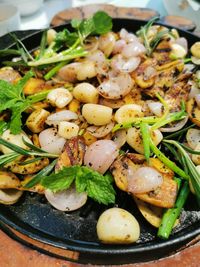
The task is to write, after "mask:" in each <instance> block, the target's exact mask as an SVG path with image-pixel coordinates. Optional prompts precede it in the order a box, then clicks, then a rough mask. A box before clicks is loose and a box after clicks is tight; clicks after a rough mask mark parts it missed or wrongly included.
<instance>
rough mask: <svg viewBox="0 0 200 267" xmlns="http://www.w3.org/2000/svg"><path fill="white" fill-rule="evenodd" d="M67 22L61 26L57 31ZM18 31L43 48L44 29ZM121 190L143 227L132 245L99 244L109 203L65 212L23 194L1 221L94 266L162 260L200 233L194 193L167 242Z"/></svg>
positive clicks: (130, 25) (2, 42)
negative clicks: (100, 220)
mask: <svg viewBox="0 0 200 267" xmlns="http://www.w3.org/2000/svg"><path fill="white" fill-rule="evenodd" d="M113 22H114V30H120V29H121V28H126V29H127V30H128V31H132V32H135V31H136V30H138V29H139V28H140V26H141V25H143V24H144V23H145V22H144V21H139V20H129V19H114V20H113ZM66 26H67V25H63V26H59V27H57V30H61V29H63V28H64V27H66ZM67 27H70V26H69V25H68V26H67ZM179 32H180V35H181V36H183V37H186V38H187V40H188V43H189V46H190V45H191V44H192V43H194V42H196V41H199V40H200V39H199V37H197V36H195V35H194V34H192V33H189V32H185V31H182V30H179ZM17 34H18V36H19V37H22V39H23V43H24V44H25V46H26V47H27V48H28V49H29V50H33V49H35V48H37V47H38V46H39V43H40V39H41V34H42V31H27V32H18V33H17ZM10 41H11V39H10V37H9V36H8V35H7V36H4V37H2V38H0V48H8V47H9V46H10V44H9V43H10ZM117 194H118V195H117V203H116V205H117V206H118V207H121V208H125V209H127V210H128V211H130V212H131V213H133V214H134V216H135V217H136V218H137V220H138V221H139V223H140V226H141V236H140V239H139V241H138V242H137V243H135V244H132V245H123V246H122V245H115V246H114V245H103V244H100V243H99V242H98V239H97V235H96V222H97V219H98V217H99V215H100V214H101V213H102V212H103V210H105V209H106V208H107V207H104V206H101V205H98V204H96V203H95V202H93V201H92V200H89V201H88V202H87V204H86V205H85V206H84V207H82V208H81V209H80V210H78V211H74V212H71V213H64V212H61V211H58V210H55V209H54V208H52V207H51V206H50V205H49V204H48V203H47V202H46V200H45V199H44V197H43V196H40V195H37V194H32V193H24V195H23V197H22V198H21V199H20V201H19V202H18V203H16V204H15V205H12V206H4V205H0V222H1V223H0V224H1V227H2V228H3V229H4V230H5V231H8V232H9V230H8V227H11V228H13V229H15V230H17V231H19V232H21V233H22V234H24V235H27V236H29V237H31V238H32V239H35V240H39V241H41V242H43V243H46V244H50V245H52V246H55V247H58V248H63V249H68V250H72V251H77V252H80V256H79V259H78V262H80V263H93V264H123V263H133V262H144V261H149V260H153V259H158V258H160V257H163V256H167V255H169V254H170V253H172V252H174V251H175V250H176V249H179V248H180V247H181V246H182V245H184V244H186V243H187V242H188V241H190V240H191V239H193V238H194V237H195V236H197V235H198V234H200V211H199V209H198V207H197V205H196V201H195V199H194V197H193V196H190V198H189V200H188V201H187V205H186V206H185V209H184V211H183V212H182V215H181V225H180V226H179V227H178V228H176V229H175V231H174V233H173V234H172V235H171V237H170V238H169V239H168V240H167V241H165V240H160V239H158V238H157V237H156V229H155V228H153V227H152V226H151V225H150V224H149V223H147V222H146V221H145V219H144V218H143V217H142V216H141V215H140V213H139V211H138V210H137V207H136V206H135V204H134V202H133V200H132V198H131V197H130V196H128V195H127V194H126V193H123V192H119V191H118V192H117ZM55 256H58V255H55ZM70 260H72V259H70Z"/></svg>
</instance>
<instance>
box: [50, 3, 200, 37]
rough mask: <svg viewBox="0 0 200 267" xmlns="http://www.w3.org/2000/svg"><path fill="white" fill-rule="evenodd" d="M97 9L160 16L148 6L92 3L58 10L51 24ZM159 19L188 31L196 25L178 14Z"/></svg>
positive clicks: (119, 15) (126, 15) (113, 14)
mask: <svg viewBox="0 0 200 267" xmlns="http://www.w3.org/2000/svg"><path fill="white" fill-rule="evenodd" d="M98 10H104V11H105V12H107V13H108V14H109V15H110V16H111V17H113V18H128V19H141V20H149V19H151V18H152V17H155V16H157V17H160V14H159V13H158V12H157V11H155V10H152V9H149V8H135V7H117V6H113V5H108V4H92V5H85V6H81V7H77V8H70V9H65V10H63V11H61V12H59V13H58V14H56V15H55V16H54V17H53V19H52V20H51V26H58V25H61V24H65V23H67V22H69V21H70V20H71V19H73V18H79V19H83V18H88V17H90V16H92V14H94V13H95V12H96V11H98ZM160 21H162V22H164V23H166V24H168V25H172V26H174V27H179V28H182V29H184V30H189V31H193V30H194V29H195V28H196V25H195V23H194V22H193V21H192V20H190V19H188V18H184V17H180V16H172V15H170V16H165V17H162V18H161V19H160ZM198 34H199V33H198Z"/></svg>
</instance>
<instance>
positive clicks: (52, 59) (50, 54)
mask: <svg viewBox="0 0 200 267" xmlns="http://www.w3.org/2000/svg"><path fill="white" fill-rule="evenodd" d="M71 25H72V27H73V28H74V29H75V31H74V32H70V31H69V30H67V29H64V30H63V31H61V32H58V33H57V34H56V37H55V40H54V41H53V42H52V43H51V44H50V45H49V47H47V48H46V49H45V46H44V44H45V41H46V38H45V35H43V38H42V41H41V46H42V47H41V52H40V54H39V57H38V58H36V59H34V60H31V61H28V63H27V64H28V66H31V67H38V66H41V65H49V64H55V63H59V65H56V66H54V67H53V69H52V70H50V72H48V73H47V74H46V75H45V79H46V80H48V79H50V78H51V77H52V76H53V75H55V73H56V72H57V71H58V70H59V69H60V67H61V66H62V64H61V62H69V61H71V60H72V59H75V58H77V57H84V56H86V55H87V51H86V50H85V48H84V41H85V39H86V38H87V37H88V36H89V35H91V34H104V33H106V32H109V31H110V30H111V29H112V18H111V17H110V16H109V15H108V14H106V13H105V12H103V11H98V12H96V13H95V14H94V15H93V16H92V17H91V18H88V19H84V20H79V19H73V20H72V21H71ZM66 47H67V49H66Z"/></svg>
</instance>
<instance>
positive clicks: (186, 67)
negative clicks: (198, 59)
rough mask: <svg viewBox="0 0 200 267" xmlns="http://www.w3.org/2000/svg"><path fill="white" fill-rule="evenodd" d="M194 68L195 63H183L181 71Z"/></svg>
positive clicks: (188, 70)
mask: <svg viewBox="0 0 200 267" xmlns="http://www.w3.org/2000/svg"><path fill="white" fill-rule="evenodd" d="M194 68H195V65H194V64H190V63H188V64H185V65H184V69H183V71H186V72H191V71H193V69H194Z"/></svg>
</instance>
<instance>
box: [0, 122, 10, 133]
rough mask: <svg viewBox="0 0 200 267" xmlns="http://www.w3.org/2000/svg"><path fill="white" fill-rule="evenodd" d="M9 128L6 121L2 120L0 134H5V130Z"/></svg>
mask: <svg viewBox="0 0 200 267" xmlns="http://www.w3.org/2000/svg"><path fill="white" fill-rule="evenodd" d="M8 128H9V125H8V123H7V122H5V121H0V135H2V134H3V132H4V131H6V130H7V129H8Z"/></svg>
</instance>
